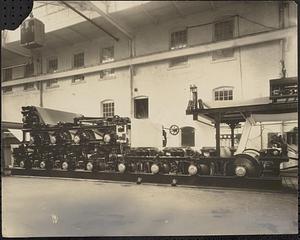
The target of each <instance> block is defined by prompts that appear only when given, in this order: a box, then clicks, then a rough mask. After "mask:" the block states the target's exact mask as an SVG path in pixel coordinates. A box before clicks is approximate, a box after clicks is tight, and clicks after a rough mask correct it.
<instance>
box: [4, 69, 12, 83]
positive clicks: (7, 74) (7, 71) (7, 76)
mask: <svg viewBox="0 0 300 240" xmlns="http://www.w3.org/2000/svg"><path fill="white" fill-rule="evenodd" d="M3 75H4V76H3V81H9V80H12V69H11V68H7V69H4V72H3Z"/></svg>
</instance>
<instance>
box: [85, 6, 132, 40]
mask: <svg viewBox="0 0 300 240" xmlns="http://www.w3.org/2000/svg"><path fill="white" fill-rule="evenodd" d="M84 3H85V4H86V5H88V6H89V7H90V8H91V9H92V10H94V11H96V12H97V13H98V14H99V15H100V16H102V17H103V18H104V19H105V20H107V21H108V22H110V23H111V24H112V25H113V26H115V27H116V28H117V29H118V30H119V31H120V32H122V33H123V34H124V35H125V36H126V37H127V38H129V39H130V40H132V39H133V36H132V34H131V32H130V31H129V30H128V29H127V28H125V27H124V26H121V25H120V24H119V23H118V22H117V21H116V20H115V19H113V18H112V17H111V16H110V15H108V14H106V13H105V12H104V11H103V10H101V9H100V7H99V5H98V4H97V5H96V4H95V3H92V2H91V1H86V2H84Z"/></svg>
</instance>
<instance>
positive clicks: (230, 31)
mask: <svg viewBox="0 0 300 240" xmlns="http://www.w3.org/2000/svg"><path fill="white" fill-rule="evenodd" d="M233 37H234V19H230V20H226V21H222V22H216V23H215V31H214V40H215V41H224V40H228V39H232V38H233Z"/></svg>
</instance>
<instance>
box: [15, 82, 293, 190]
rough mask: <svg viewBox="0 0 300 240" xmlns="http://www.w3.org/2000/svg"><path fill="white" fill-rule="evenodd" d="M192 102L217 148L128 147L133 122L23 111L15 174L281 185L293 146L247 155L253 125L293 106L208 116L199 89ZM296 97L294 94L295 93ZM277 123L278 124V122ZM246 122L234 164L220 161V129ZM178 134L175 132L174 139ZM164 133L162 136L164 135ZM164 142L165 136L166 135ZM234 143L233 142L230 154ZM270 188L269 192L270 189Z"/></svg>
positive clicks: (277, 140)
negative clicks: (282, 167) (210, 127)
mask: <svg viewBox="0 0 300 240" xmlns="http://www.w3.org/2000/svg"><path fill="white" fill-rule="evenodd" d="M191 92H192V100H190V101H189V105H188V109H187V111H186V114H191V115H193V119H194V120H196V119H198V116H199V115H202V116H205V117H206V118H209V119H211V120H212V121H213V122H214V123H215V128H216V147H215V148H203V149H200V150H199V151H196V150H193V149H191V148H182V147H178V148H174V147H165V148H163V149H162V150H159V149H157V148H150V147H138V148H132V147H131V146H130V131H131V123H130V119H129V118H124V117H119V116H114V117H107V118H100V117H99V118H97V117H84V116H82V115H76V114H73V113H65V112H61V111H56V110H51V109H44V108H39V107H34V106H27V107H23V108H22V114H23V126H24V129H23V139H24V141H23V142H22V144H20V146H19V147H18V148H15V149H14V150H13V156H14V169H13V174H14V173H15V174H29V175H48V176H64V177H66V176H71V177H84V178H97V179H109V180H119V181H137V182H138V183H140V182H142V181H145V182H160V183H171V184H173V185H176V184H177V183H178V182H179V183H181V184H190V185H227V186H228V185H229V186H232V185H235V186H236V185H237V186H242V187H245V186H252V187H263V186H266V185H267V186H268V187H270V186H274V184H275V185H276V186H278V185H280V183H281V179H280V177H279V173H280V163H282V162H286V161H289V158H288V155H287V144H286V142H285V141H284V140H283V138H282V137H281V136H275V137H274V138H273V139H272V142H271V144H272V145H271V147H270V148H267V149H261V150H256V149H245V139H247V137H248V135H249V131H250V128H251V122H252V121H253V119H254V120H255V118H260V117H261V116H262V115H263V116H265V115H266V114H268V115H272V118H271V119H272V120H274V119H276V116H277V117H278V116H279V117H280V119H282V117H283V116H284V114H289V113H296V112H297V99H295V101H288V102H287V101H284V102H275V103H274V102H273V103H267V104H259V105H247V106H233V107H223V108H205V107H204V103H203V102H202V101H201V100H198V97H197V88H196V87H195V86H192V87H191ZM293 94H294V93H293ZM274 116H275V117H274ZM240 122H245V125H244V130H243V134H242V137H241V139H240V144H239V146H238V148H237V149H236V150H233V149H232V151H231V156H228V157H221V155H220V124H221V123H226V124H228V125H229V126H230V128H231V138H232V139H234V128H235V127H236V126H237V125H238V124H239V123H240ZM177 128H178V127H177V126H176V125H173V126H171V127H170V128H169V131H170V133H171V134H177V133H178V129H177ZM163 130H164V129H163ZM163 135H164V134H163ZM233 146H234V141H232V147H233ZM264 184H266V185H264Z"/></svg>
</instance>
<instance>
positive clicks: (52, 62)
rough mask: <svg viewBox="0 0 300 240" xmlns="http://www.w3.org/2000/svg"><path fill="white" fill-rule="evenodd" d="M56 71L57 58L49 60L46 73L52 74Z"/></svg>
mask: <svg viewBox="0 0 300 240" xmlns="http://www.w3.org/2000/svg"><path fill="white" fill-rule="evenodd" d="M57 69H58V61H57V58H53V59H49V60H48V66H47V73H53V72H55V71H56V70H57Z"/></svg>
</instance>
